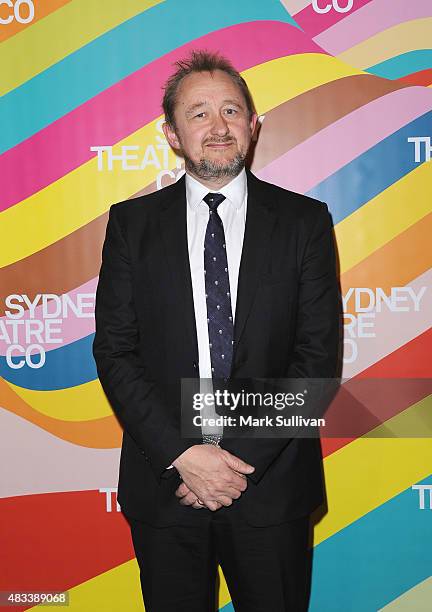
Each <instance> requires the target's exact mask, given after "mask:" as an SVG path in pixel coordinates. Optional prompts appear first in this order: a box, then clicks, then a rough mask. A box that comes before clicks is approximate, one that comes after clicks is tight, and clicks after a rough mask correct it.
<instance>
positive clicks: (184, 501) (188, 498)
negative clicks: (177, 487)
mask: <svg viewBox="0 0 432 612" xmlns="http://www.w3.org/2000/svg"><path fill="white" fill-rule="evenodd" d="M196 501H197V496H196V495H195V493H192V491H189V493H187V494H186V495H185V496H184V497H182V498H181V499H180V504H181V505H182V506H191V505H192V504H193V503H195V502H196Z"/></svg>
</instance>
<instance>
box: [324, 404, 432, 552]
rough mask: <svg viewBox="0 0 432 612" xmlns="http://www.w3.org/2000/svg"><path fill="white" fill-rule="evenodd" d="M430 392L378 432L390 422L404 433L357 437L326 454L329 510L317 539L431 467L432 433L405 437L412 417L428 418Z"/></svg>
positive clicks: (331, 531) (355, 517) (420, 475)
mask: <svg viewBox="0 0 432 612" xmlns="http://www.w3.org/2000/svg"><path fill="white" fill-rule="evenodd" d="M431 398H432V396H429V397H428V398H426V399H424V400H422V401H420V402H418V403H416V404H414V405H413V406H411V407H410V408H407V409H406V410H404V412H402V413H401V414H399V415H397V416H395V417H393V418H392V419H389V421H387V422H386V423H385V425H381V426H380V427H378V428H376V430H375V434H376V435H378V433H379V431H381V432H383V431H385V430H386V429H390V428H391V430H392V431H393V432H395V434H397V435H399V436H400V437H395V438H388V437H387V438H372V437H363V438H359V439H358V440H355V441H354V442H351V443H350V444H348V445H347V446H344V447H343V448H341V449H340V450H338V451H337V452H335V453H333V454H332V455H329V456H328V457H326V458H325V460H324V472H325V479H326V486H327V501H328V508H329V511H328V514H326V516H325V517H324V518H323V520H322V521H321V522H320V523H318V525H317V526H316V528H315V544H319V543H320V542H322V541H323V540H325V539H327V538H329V537H330V536H332V535H333V534H335V533H336V532H338V531H340V530H341V529H344V528H345V527H346V526H347V525H350V524H351V523H353V522H354V521H356V520H357V519H359V518H361V517H362V516H364V515H365V514H367V513H368V512H370V511H371V510H374V509H375V508H377V507H378V506H380V505H382V504H384V503H385V502H387V501H388V500H389V499H391V498H392V497H395V496H396V495H398V494H399V493H401V492H402V491H405V490H406V489H407V488H408V487H410V486H411V485H412V484H413V483H415V482H418V481H419V480H422V479H423V478H426V477H427V476H429V475H430V474H431V473H432V444H431V441H430V438H411V439H410V438H403V435H405V434H406V432H407V431H409V426H410V424H411V423H412V422H413V421H415V420H422V419H424V420H425V421H428V422H429V423H430V414H431V408H432V402H431ZM383 435H386V434H383ZM387 435H388V434H387Z"/></svg>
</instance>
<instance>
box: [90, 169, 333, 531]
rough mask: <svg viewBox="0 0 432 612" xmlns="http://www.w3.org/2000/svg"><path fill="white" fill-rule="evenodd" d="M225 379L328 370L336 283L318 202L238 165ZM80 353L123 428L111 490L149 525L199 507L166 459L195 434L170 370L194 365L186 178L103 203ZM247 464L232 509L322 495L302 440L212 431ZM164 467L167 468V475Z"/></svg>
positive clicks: (247, 513)
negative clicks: (241, 188)
mask: <svg viewBox="0 0 432 612" xmlns="http://www.w3.org/2000/svg"><path fill="white" fill-rule="evenodd" d="M247 180H248V207H247V217H246V227H245V236H244V243H243V251H242V258H241V264H240V272H239V284H238V293H237V309H236V313H235V326H234V355H233V367H232V378H248V377H276V378H279V377H280V378H281V377H313V378H318V377H332V376H334V375H335V370H336V364H337V354H338V335H339V332H338V330H339V321H338V308H339V306H338V304H339V298H338V285H337V279H336V270H335V252H334V243H333V236H332V230H331V221H330V217H329V214H328V211H327V207H326V205H325V204H322V203H321V202H317V201H316V200H313V199H311V198H308V197H306V196H303V195H299V194H296V193H293V192H290V191H287V190H284V189H281V188H279V187H276V186H275V185H271V184H269V183H265V182H263V181H261V180H259V179H258V178H256V177H255V176H254V175H253V174H252V173H250V172H249V171H248V172H247ZM95 316H96V335H95V339H94V344H93V354H94V357H95V360H96V364H97V370H98V375H99V378H100V381H101V383H102V386H103V388H104V390H105V393H106V395H107V397H108V399H109V401H110V403H111V405H112V408H113V410H114V412H115V414H116V415H117V417H118V419H119V421H120V422H121V424H122V425H123V427H124V435H123V444H122V452H121V460H120V474H119V491H118V501H119V503H120V505H121V507H122V510H123V511H124V513H125V514H126V515H128V516H131V517H133V518H137V519H140V520H143V521H147V522H150V523H152V524H154V525H161V526H162V525H170V524H195V523H196V522H197V521H201V520H203V518H204V517H205V516H206V513H208V512H209V511H208V510H207V509H204V510H195V509H193V508H191V507H184V506H181V505H180V504H179V502H178V499H177V498H176V497H175V495H174V492H175V490H176V488H177V487H178V485H179V484H180V482H181V481H180V477H179V475H178V473H177V471H176V470H170V471H169V473H168V472H167V471H166V466H168V465H170V464H171V462H172V461H173V460H174V459H175V458H176V457H178V456H179V455H180V454H181V453H182V452H183V451H184V450H186V448H188V447H189V446H191V445H192V444H196V443H197V440H196V439H184V438H182V437H181V436H180V380H181V378H193V377H198V346H197V338H196V328H195V315H194V305H193V297H192V284H191V276H190V268H189V257H188V245H187V229H186V193H185V180H184V177H183V178H181V179H180V180H179V181H178V182H177V183H175V184H174V185H171V186H169V187H166V188H165V189H162V190H160V191H158V192H156V193H153V194H151V195H147V196H143V197H139V198H136V199H133V200H127V201H125V202H121V203H118V204H115V205H113V206H112V207H111V209H110V214H109V221H108V226H107V232H106V238H105V243H104V247H103V256H102V267H101V271H100V276H99V284H98V288H97V295H96V311H95ZM221 446H222V447H223V448H226V449H227V450H229V451H230V452H232V453H233V454H235V455H237V456H239V457H241V458H242V459H244V460H245V461H247V462H249V463H251V464H252V465H254V466H255V468H256V469H255V472H254V473H253V474H252V475H251V476H249V477H248V478H249V485H248V488H247V490H246V491H245V492H244V493H243V495H242V496H241V498H240V499H239V500H236V501H234V503H233V505H232V506H231V507H229V508H222V509H220V510H218V512H233V513H237V514H238V515H239V516H240V515H241V517H242V518H243V519H244V520H246V521H247V522H248V523H249V524H252V525H269V524H276V523H279V522H282V521H284V520H288V519H291V518H295V517H298V516H301V515H304V514H307V513H309V512H311V511H312V510H313V509H315V508H316V507H317V506H318V505H319V504H320V503H321V502H322V501H323V493H324V491H323V479H322V469H321V467H322V466H321V460H322V457H321V446H320V442H319V440H312V439H296V438H294V439H276V440H275V439H250V438H249V439H246V438H245V439H238V438H237V439H236V438H233V439H225V440H223V442H222V444H221ZM166 476H169V477H168V478H167V477H166Z"/></svg>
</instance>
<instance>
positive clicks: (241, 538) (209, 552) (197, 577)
mask: <svg viewBox="0 0 432 612" xmlns="http://www.w3.org/2000/svg"><path fill="white" fill-rule="evenodd" d="M191 512H206V513H208V518H207V519H206V520H205V521H200V522H199V524H197V526H196V527H195V526H194V527H190V526H171V527H154V526H152V525H148V524H146V523H142V522H139V521H136V520H134V519H130V518H129V519H128V520H129V524H130V526H131V533H132V540H133V545H134V549H135V554H136V557H137V561H138V564H139V567H140V578H141V589H142V593H143V599H144V604H145V609H146V612H215V610H218V602H217V585H216V577H217V565H218V563H219V564H220V566H221V567H222V570H223V573H224V576H225V579H226V582H227V585H228V589H229V592H230V595H231V598H232V602H233V606H234V609H235V610H236V612H288V611H290V612H306V611H307V609H308V603H309V595H310V581H311V566H312V548H311V546H310V540H311V539H310V527H309V517H308V516H306V517H302V518H299V519H296V520H293V521H289V522H285V523H282V524H280V525H272V526H269V527H252V526H250V525H248V524H247V523H244V522H243V521H241V520H240V519H239V518H238V517H235V518H234V516H233V515H230V514H229V512H219V511H216V512H213V513H211V512H210V511H208V510H194V509H192V508H191Z"/></svg>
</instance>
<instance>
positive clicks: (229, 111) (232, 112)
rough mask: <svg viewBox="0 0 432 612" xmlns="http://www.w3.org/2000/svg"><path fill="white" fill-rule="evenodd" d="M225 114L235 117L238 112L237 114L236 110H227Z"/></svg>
mask: <svg viewBox="0 0 432 612" xmlns="http://www.w3.org/2000/svg"><path fill="white" fill-rule="evenodd" d="M225 112H226V113H227V114H228V115H235V114H236V112H237V110H236V109H235V108H227V109H225Z"/></svg>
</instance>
